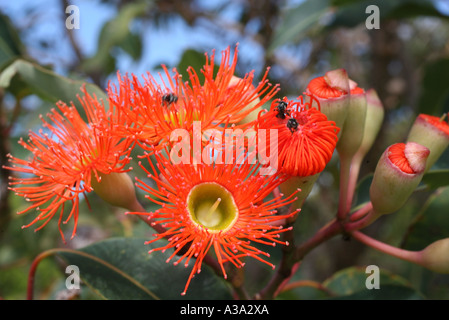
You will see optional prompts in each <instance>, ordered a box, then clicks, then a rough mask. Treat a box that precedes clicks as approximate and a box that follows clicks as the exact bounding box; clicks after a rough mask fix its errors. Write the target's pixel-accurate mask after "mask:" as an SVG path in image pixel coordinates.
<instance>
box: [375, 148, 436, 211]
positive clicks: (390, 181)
mask: <svg viewBox="0 0 449 320" xmlns="http://www.w3.org/2000/svg"><path fill="white" fill-rule="evenodd" d="M428 156H429V149H427V148H426V147H424V146H422V145H420V144H417V143H414V142H409V143H407V144H404V143H397V144H394V145H392V146H390V147H388V148H387V150H385V152H384V153H383V154H382V156H381V158H380V160H379V162H378V163H377V167H376V170H375V171H374V178H373V181H372V183H371V187H370V199H371V203H372V205H373V210H374V212H376V213H377V214H388V213H392V212H395V211H396V210H398V209H399V208H401V207H402V206H403V205H404V204H405V202H406V201H407V200H408V198H409V197H410V195H411V194H412V192H413V191H414V190H415V189H416V187H417V186H418V184H419V183H420V181H421V179H422V176H423V174H424V169H425V167H426V160H427V158H428Z"/></svg>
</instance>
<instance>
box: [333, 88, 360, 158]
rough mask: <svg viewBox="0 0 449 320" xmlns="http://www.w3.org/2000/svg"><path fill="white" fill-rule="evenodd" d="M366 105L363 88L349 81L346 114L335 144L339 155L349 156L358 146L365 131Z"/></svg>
mask: <svg viewBox="0 0 449 320" xmlns="http://www.w3.org/2000/svg"><path fill="white" fill-rule="evenodd" d="M366 105H367V103H366V95H365V90H363V89H362V88H360V87H357V84H356V83H355V82H354V81H351V95H350V98H349V105H348V114H347V116H346V120H345V123H344V126H343V128H342V133H341V136H340V139H339V140H338V144H337V151H338V153H339V155H340V156H345V157H349V158H351V157H353V156H354V154H355V153H356V152H357V150H358V149H359V148H360V146H361V144H362V139H363V135H364V131H365V122H366V109H367V106H366Z"/></svg>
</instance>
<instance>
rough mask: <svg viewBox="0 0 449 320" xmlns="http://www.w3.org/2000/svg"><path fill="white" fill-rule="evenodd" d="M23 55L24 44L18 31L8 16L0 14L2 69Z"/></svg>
mask: <svg viewBox="0 0 449 320" xmlns="http://www.w3.org/2000/svg"><path fill="white" fill-rule="evenodd" d="M23 53H24V49H23V44H22V42H21V41H20V37H19V35H18V33H17V30H16V29H15V28H14V26H13V24H12V22H11V20H10V19H9V17H8V16H6V15H3V14H0V69H1V68H2V67H3V66H4V65H6V64H7V63H8V62H10V61H11V60H12V59H14V58H16V57H18V56H21V55H23Z"/></svg>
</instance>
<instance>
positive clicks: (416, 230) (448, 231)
mask: <svg viewBox="0 0 449 320" xmlns="http://www.w3.org/2000/svg"><path fill="white" fill-rule="evenodd" d="M448 208H449V187H444V188H440V189H437V191H436V192H435V193H434V194H433V195H432V196H431V197H430V198H429V199H428V201H427V202H426V204H425V205H424V207H423V209H422V210H421V212H420V213H419V214H418V215H417V217H416V218H415V220H414V221H413V222H412V223H411V225H410V227H409V229H408V232H407V234H406V236H405V237H404V240H403V245H402V247H403V248H404V249H407V250H414V251H419V250H422V249H424V248H425V247H426V246H428V245H429V244H430V243H432V242H434V241H437V240H439V239H443V238H449V219H448Z"/></svg>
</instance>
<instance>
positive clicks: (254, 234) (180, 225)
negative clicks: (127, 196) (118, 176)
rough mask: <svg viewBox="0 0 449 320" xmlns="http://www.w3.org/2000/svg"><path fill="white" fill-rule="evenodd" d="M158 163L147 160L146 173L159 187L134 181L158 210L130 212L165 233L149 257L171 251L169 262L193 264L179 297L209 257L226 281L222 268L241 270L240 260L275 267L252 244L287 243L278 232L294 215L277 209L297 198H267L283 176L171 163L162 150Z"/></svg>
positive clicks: (252, 169) (243, 168) (244, 166)
mask: <svg viewBox="0 0 449 320" xmlns="http://www.w3.org/2000/svg"><path fill="white" fill-rule="evenodd" d="M156 159H157V162H158V170H156V168H155V167H154V166H153V165H152V164H151V161H148V162H149V164H150V165H151V166H152V169H151V170H150V171H147V173H148V177H150V178H152V179H153V180H154V182H155V184H156V186H157V187H152V186H150V185H148V184H146V183H145V182H144V181H142V180H141V179H137V181H138V182H139V183H138V186H139V187H140V188H141V189H142V190H144V191H145V192H147V193H148V196H147V198H148V199H150V200H151V201H153V202H155V203H157V204H160V205H161V208H160V209H158V210H156V211H154V212H150V213H141V212H133V213H134V214H144V215H147V216H148V219H152V221H154V222H153V223H154V224H159V225H161V226H162V227H164V228H165V229H166V231H165V232H163V233H159V234H156V235H155V238H154V239H153V240H150V241H148V243H153V242H157V241H158V240H160V239H163V238H166V239H168V243H167V244H165V245H162V246H161V247H160V248H157V249H153V250H151V251H150V253H151V252H153V251H156V250H162V251H164V250H167V249H174V251H173V253H172V255H171V256H170V257H169V259H168V260H167V262H168V261H170V260H172V259H174V258H175V257H176V256H177V255H178V259H177V260H176V261H175V262H174V264H175V265H177V264H179V263H184V265H185V266H186V267H187V266H188V264H189V262H190V261H191V260H195V261H192V262H193V269H192V271H191V273H190V276H189V278H188V279H187V284H186V286H185V289H184V292H183V293H182V294H183V295H184V294H185V293H186V291H187V288H188V287H189V284H190V281H191V280H192V278H193V277H194V275H195V274H196V273H200V271H201V265H202V262H203V260H204V258H205V256H206V255H207V254H208V253H211V254H213V255H214V256H215V258H216V259H217V261H218V264H219V265H220V267H221V270H222V272H223V275H224V277H225V278H226V277H227V276H226V271H225V268H224V264H225V263H226V262H230V263H232V264H233V265H234V266H235V267H237V268H240V267H243V266H244V262H243V261H242V258H244V257H253V258H255V259H257V260H260V261H262V262H264V263H266V264H268V265H270V266H271V267H273V268H274V265H273V264H271V263H270V262H268V261H266V260H265V259H264V256H265V257H269V254H268V253H266V252H264V251H262V250H261V249H259V248H258V247H256V246H255V244H257V243H262V244H266V245H271V246H274V245H275V244H277V243H278V244H284V245H288V243H286V242H283V241H281V240H279V237H280V234H281V233H282V232H285V231H287V230H289V228H284V227H282V224H283V222H285V219H286V218H288V217H290V216H292V215H294V214H296V213H297V211H293V212H291V213H289V214H277V213H278V212H277V209H278V208H280V207H282V206H284V205H287V204H289V203H291V202H292V201H294V200H295V199H294V197H295V194H292V195H291V196H290V197H288V198H284V199H282V198H281V197H275V198H274V199H271V200H266V199H265V198H266V197H267V196H268V195H269V194H270V193H271V192H272V191H273V190H274V189H275V188H276V187H277V186H279V184H280V183H282V182H283V180H284V178H283V177H282V176H279V175H271V176H268V175H259V174H257V173H255V171H257V170H258V168H259V166H260V165H259V164H252V165H251V164H248V163H243V164H240V165H231V164H210V165H208V164H200V165H197V166H192V165H188V164H177V165H174V164H173V163H172V162H171V161H170V160H169V159H167V158H165V157H164V156H163V155H162V154H161V153H160V152H156ZM141 166H142V168H144V166H143V165H141ZM144 169H145V168H144ZM145 170H146V169H145ZM158 171H159V172H160V175H158Z"/></svg>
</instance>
